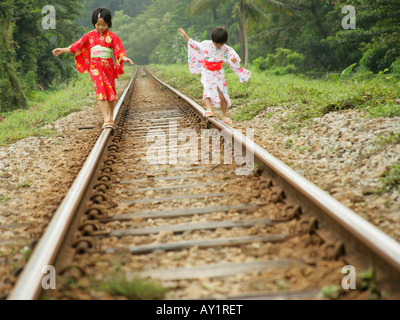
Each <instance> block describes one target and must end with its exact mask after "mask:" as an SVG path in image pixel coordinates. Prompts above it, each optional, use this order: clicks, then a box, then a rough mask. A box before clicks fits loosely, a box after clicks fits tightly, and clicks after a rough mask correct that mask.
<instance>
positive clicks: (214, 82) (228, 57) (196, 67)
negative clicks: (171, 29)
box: [188, 39, 251, 107]
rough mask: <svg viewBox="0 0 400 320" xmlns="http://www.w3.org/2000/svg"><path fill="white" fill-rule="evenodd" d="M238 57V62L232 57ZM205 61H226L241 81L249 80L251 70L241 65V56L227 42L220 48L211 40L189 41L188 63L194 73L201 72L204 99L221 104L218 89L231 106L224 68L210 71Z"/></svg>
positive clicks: (217, 104) (216, 104)
mask: <svg viewBox="0 0 400 320" xmlns="http://www.w3.org/2000/svg"><path fill="white" fill-rule="evenodd" d="M233 58H236V60H237V61H236V63H233V62H232V59H233ZM204 61H208V62H221V61H222V62H226V63H228V64H229V67H230V68H231V69H232V71H233V72H235V73H236V75H237V76H238V77H239V81H240V82H241V83H243V82H247V81H249V79H250V77H251V72H250V71H249V70H246V69H243V68H241V67H240V57H239V55H238V54H237V53H236V51H235V50H233V49H232V48H231V47H229V46H227V45H226V44H225V45H223V46H222V47H221V48H220V49H218V48H217V47H216V46H214V44H213V42H212V41H211V40H206V41H203V42H198V41H195V40H193V39H189V41H188V63H189V70H190V72H191V73H192V74H199V73H201V84H202V85H203V88H204V90H203V99H206V98H210V99H211V102H212V104H214V105H215V106H220V104H221V99H220V97H219V94H218V89H219V90H220V91H221V93H222V94H223V95H224V97H225V100H226V102H227V105H228V107H230V106H231V100H230V98H229V94H228V88H227V83H226V81H225V71H224V69H220V70H216V71H210V70H207V69H206V68H205V67H204Z"/></svg>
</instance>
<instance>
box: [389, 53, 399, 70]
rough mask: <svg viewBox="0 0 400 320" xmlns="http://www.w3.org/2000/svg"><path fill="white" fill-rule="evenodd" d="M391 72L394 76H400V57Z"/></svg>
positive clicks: (391, 67)
mask: <svg viewBox="0 0 400 320" xmlns="http://www.w3.org/2000/svg"><path fill="white" fill-rule="evenodd" d="M390 70H391V71H392V73H394V74H400V57H399V58H397V60H395V61H394V62H393V63H392V65H391V66H390Z"/></svg>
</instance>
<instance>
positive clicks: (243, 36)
mask: <svg viewBox="0 0 400 320" xmlns="http://www.w3.org/2000/svg"><path fill="white" fill-rule="evenodd" d="M226 1H227V0H192V1H191V2H190V3H189V5H188V7H187V11H186V14H187V16H188V17H193V16H194V15H196V14H198V13H200V12H204V11H206V10H210V9H211V10H215V8H216V7H217V6H219V5H221V4H223V3H225V2H226ZM230 1H235V2H236V9H238V11H239V39H240V51H241V57H242V59H243V64H244V66H245V67H246V66H247V63H248V56H249V49H248V38H247V20H246V16H247V17H248V19H250V20H257V19H261V20H263V21H268V12H270V11H273V12H279V13H284V14H288V15H293V12H292V10H291V9H290V8H289V7H288V6H287V5H286V4H284V3H282V2H279V1H275V0H230Z"/></svg>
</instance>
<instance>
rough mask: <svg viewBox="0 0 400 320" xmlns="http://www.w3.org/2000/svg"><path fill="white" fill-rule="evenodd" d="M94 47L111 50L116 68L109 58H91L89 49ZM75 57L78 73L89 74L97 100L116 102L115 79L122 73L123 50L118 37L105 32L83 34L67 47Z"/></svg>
mask: <svg viewBox="0 0 400 320" xmlns="http://www.w3.org/2000/svg"><path fill="white" fill-rule="evenodd" d="M96 45H100V46H102V47H105V48H110V49H112V50H113V53H114V57H115V61H116V66H115V67H114V61H113V59H112V57H111V58H107V59H103V58H91V56H90V49H91V48H93V47H94V46H96ZM69 49H70V51H71V52H72V53H73V54H74V56H75V64H76V68H77V69H78V71H79V72H82V73H90V76H91V78H92V82H93V87H94V89H95V91H96V96H97V100H108V101H114V100H117V93H116V90H115V78H119V76H120V75H122V74H123V73H124V69H123V61H121V58H122V57H123V56H126V53H125V49H124V47H123V45H122V42H121V40H120V39H119V37H118V36H117V35H116V34H115V33H113V32H111V31H110V30H107V31H106V32H103V34H102V35H100V33H99V32H98V31H97V30H93V31H91V32H89V33H87V34H85V35H84V36H83V37H82V38H80V39H79V40H78V41H76V42H75V43H73V44H72V45H71V46H70V47H69Z"/></svg>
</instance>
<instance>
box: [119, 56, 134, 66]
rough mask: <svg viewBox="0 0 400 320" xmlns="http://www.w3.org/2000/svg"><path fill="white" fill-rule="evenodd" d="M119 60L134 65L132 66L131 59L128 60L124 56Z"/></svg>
mask: <svg viewBox="0 0 400 320" xmlns="http://www.w3.org/2000/svg"><path fill="white" fill-rule="evenodd" d="M121 60H122V61H124V62H129V63H130V64H131V65H134V64H135V63H134V62H133V61H132V60H131V59H129V58H128V57H126V56H123V57H122V58H121Z"/></svg>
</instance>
